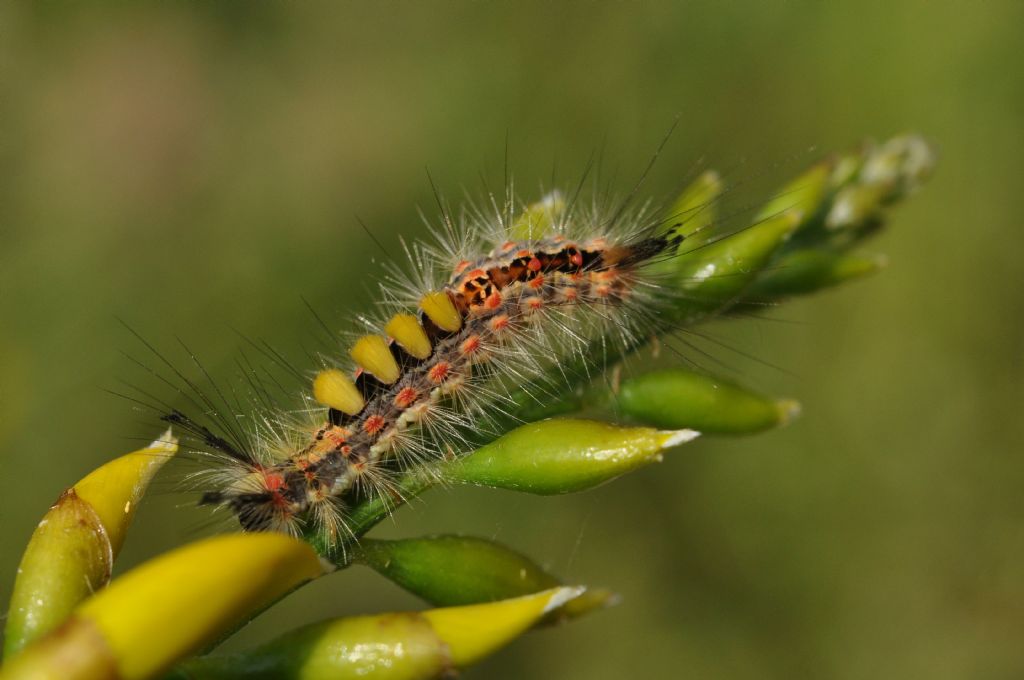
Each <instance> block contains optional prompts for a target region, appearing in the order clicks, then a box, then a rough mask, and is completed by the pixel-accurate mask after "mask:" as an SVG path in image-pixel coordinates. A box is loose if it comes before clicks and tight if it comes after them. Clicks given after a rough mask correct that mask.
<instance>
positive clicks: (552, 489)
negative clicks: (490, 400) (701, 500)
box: [442, 418, 698, 495]
mask: <svg viewBox="0 0 1024 680" xmlns="http://www.w3.org/2000/svg"><path fill="white" fill-rule="evenodd" d="M697 436H698V433H697V432H694V431H693V430H677V431H668V432H662V431H658V430H654V429H651V428H647V427H616V426H614V425H608V424H605V423H600V422H596V421H591V420H575V419H568V418H566V419H559V418H555V419H551V420H542V421H540V422H538V423H530V424H527V425H523V426H521V427H518V428H516V429H515V430H512V431H511V432H509V433H508V434H506V435H504V436H502V437H500V438H498V439H497V440H495V441H493V442H491V443H490V444H487V445H485V446H483V447H481V448H479V449H477V450H476V451H474V452H473V453H471V454H469V455H467V456H465V457H464V458H460V459H458V460H455V461H453V462H452V463H450V464H448V465H446V466H445V467H444V469H443V471H442V474H443V475H444V477H445V478H446V479H447V480H449V481H452V482H462V483H466V484H477V485H480V486H491V487H497V488H502V489H516V490H519V491H526V492H528V493H536V494H545V495H546V494H561V493H571V492H573V491H582V490H584V489H589V488H591V487H594V486H597V485H598V484H602V483H604V482H607V481H609V480H611V479H614V478H615V477H618V476H619V475H622V474H625V473H626V472H630V471H631V470H635V469H636V468H638V467H642V466H644V465H647V464H648V463H652V462H655V461H659V460H661V456H662V452H663V451H665V449H670V448H672V447H675V446H678V445H679V444H683V443H685V442H688V441H690V440H691V439H694V438H695V437H697Z"/></svg>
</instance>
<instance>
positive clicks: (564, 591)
mask: <svg viewBox="0 0 1024 680" xmlns="http://www.w3.org/2000/svg"><path fill="white" fill-rule="evenodd" d="M586 590H587V589H586V587H585V586H562V587H561V588H553V589H552V590H551V597H550V598H549V599H548V601H547V604H545V605H544V610H543V612H542V613H543V614H547V613H549V612H552V611H554V610H556V609H558V608H560V607H562V606H563V605H565V604H566V603H567V602H569V601H570V600H575V599H576V598H577V597H579V596H580V595H582V594H583V593H585V592H586Z"/></svg>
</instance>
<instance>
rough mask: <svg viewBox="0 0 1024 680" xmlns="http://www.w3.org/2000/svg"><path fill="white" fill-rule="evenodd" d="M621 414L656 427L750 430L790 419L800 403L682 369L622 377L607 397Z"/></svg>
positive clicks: (720, 431) (719, 431) (713, 431)
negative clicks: (766, 395)
mask: <svg viewBox="0 0 1024 680" xmlns="http://www.w3.org/2000/svg"><path fill="white" fill-rule="evenodd" d="M608 401H609V406H611V407H612V408H613V409H614V410H615V411H616V412H618V413H619V414H621V415H624V416H627V417H629V418H631V419H633V420H636V421H638V422H641V423H644V424H645V425H654V426H656V427H665V428H679V427H691V428H693V429H696V430H699V431H700V432H702V433H704V434H748V433H753V432H760V431H762V430H766V429H769V428H772V427H776V426H778V425H783V424H785V423H786V422H788V421H789V420H790V419H791V418H792V417H793V416H794V415H795V414H796V413H797V412H799V405H798V404H797V403H796V402H794V401H792V400H788V399H786V400H781V401H776V400H774V399H770V398H768V397H765V396H762V395H760V394H757V393H756V392H752V391H750V390H747V389H744V388H742V387H739V386H737V385H734V384H731V383H729V382H726V381H724V380H719V379H718V378H712V377H710V376H707V375H701V374H699V373H694V372H692V371H688V370H685V369H682V368H675V369H667V370H661V371H653V372H651V373H646V374H644V375H641V376H638V377H636V378H629V379H626V380H623V381H622V383H621V385H620V386H619V389H618V391H617V392H616V393H615V394H614V395H613V396H611V397H610V398H609V400H608Z"/></svg>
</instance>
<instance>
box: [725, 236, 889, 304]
mask: <svg viewBox="0 0 1024 680" xmlns="http://www.w3.org/2000/svg"><path fill="white" fill-rule="evenodd" d="M885 264H886V259H885V257H883V256H881V255H868V254H864V253H842V252H838V253H837V252H831V251H827V250H814V249H811V248H806V249H802V250H794V251H793V252H790V253H786V254H785V255H784V256H783V257H781V258H780V259H779V260H778V261H777V262H776V263H775V264H774V265H773V266H772V268H771V269H769V270H767V271H765V272H763V273H762V274H761V276H760V277H758V279H757V280H756V281H754V283H753V284H751V286H750V288H748V289H747V290H745V291H744V293H743V295H744V298H746V299H749V300H753V301H758V302H767V301H771V300H777V299H780V298H786V297H790V296H793V295H806V294H808V293H815V292H817V291H819V290H823V289H825V288H830V287H832V286H837V285H839V284H841V283H846V282H847V281H852V280H853V279H859V278H861V277H863V276H867V275H869V274H873V273H875V272H877V271H878V270H879V269H881V268H882V267H884V266H885Z"/></svg>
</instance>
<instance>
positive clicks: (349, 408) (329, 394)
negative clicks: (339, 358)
mask: <svg viewBox="0 0 1024 680" xmlns="http://www.w3.org/2000/svg"><path fill="white" fill-rule="evenodd" d="M313 398H314V399H316V400H317V401H318V402H320V403H321V404H323V405H324V406H330V407H331V408H333V409H337V410H339V411H341V412H342V413H347V414H349V415H350V416H354V415H355V414H357V413H359V412H360V411H362V410H363V406H364V405H365V404H366V400H365V399H363V395H362V394H360V393H359V390H358V389H356V385H355V383H353V382H352V381H351V380H350V379H349V377H348V376H347V375H345V374H344V373H342V372H341V371H339V370H338V369H336V368H328V369H327V370H324V371H320V372H319V373H317V375H316V378H314V379H313Z"/></svg>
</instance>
